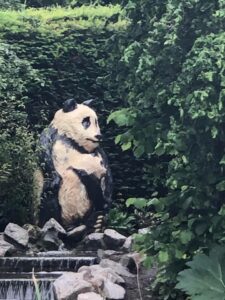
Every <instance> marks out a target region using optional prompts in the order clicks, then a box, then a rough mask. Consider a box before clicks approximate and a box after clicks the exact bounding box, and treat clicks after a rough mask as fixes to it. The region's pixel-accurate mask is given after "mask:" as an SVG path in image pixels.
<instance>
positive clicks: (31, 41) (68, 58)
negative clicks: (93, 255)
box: [0, 5, 147, 230]
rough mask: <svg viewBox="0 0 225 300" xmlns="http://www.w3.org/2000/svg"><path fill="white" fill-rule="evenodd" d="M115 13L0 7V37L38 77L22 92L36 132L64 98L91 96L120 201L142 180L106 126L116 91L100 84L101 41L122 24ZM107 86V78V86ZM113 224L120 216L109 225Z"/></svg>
mask: <svg viewBox="0 0 225 300" xmlns="http://www.w3.org/2000/svg"><path fill="white" fill-rule="evenodd" d="M120 15H121V8H120V7H119V6H118V5H117V6H110V7H103V6H90V7H77V8H76V9H71V8H59V7H58V8H54V9H47V10H45V9H38V10H36V9H26V10H25V11H0V38H1V39H2V40H3V41H5V42H7V43H8V44H10V45H11V47H12V48H13V50H14V51H15V53H16V54H17V56H18V57H19V58H20V59H22V60H28V61H29V63H30V64H31V66H32V67H33V68H34V69H35V70H36V74H37V76H38V78H40V79H41V81H40V82H38V83H37V84H35V85H30V86H29V87H28V88H27V93H26V94H27V96H28V97H29V101H28V102H26V105H25V110H26V113H27V117H28V123H29V126H30V127H31V128H32V130H33V131H35V132H36V133H40V132H41V130H42V129H43V128H44V127H45V126H46V125H48V124H49V122H50V120H51V119H52V117H53V115H54V113H55V111H56V110H57V109H59V108H61V105H62V102H63V101H65V100H66V99H69V98H73V97H74V98H76V99H77V101H78V102H81V101H83V100H87V99H90V98H94V99H96V101H95V109H96V110H97V113H98V115H99V117H100V122H101V128H102V132H103V134H104V136H105V142H104V145H103V147H104V149H105V151H106V152H107V154H108V156H109V161H110V165H111V168H112V172H113V175H114V198H115V199H117V200H119V201H121V202H124V199H125V198H127V197H131V196H144V195H145V193H146V188H147V184H146V182H145V181H144V180H142V165H143V163H142V160H135V159H134V157H133V155H132V153H131V152H130V153H122V151H121V149H120V147H119V146H117V147H115V145H114V137H115V136H116V134H117V133H118V128H117V129H116V127H115V126H114V125H113V124H110V125H106V118H107V116H108V115H109V113H110V112H111V111H112V109H116V108H119V107H121V100H120V99H119V98H118V97H117V96H116V90H115V91H114V95H113V97H112V96H111V93H109V92H107V90H106V89H105V88H103V84H102V82H101V78H103V77H104V76H105V75H106V74H107V72H108V70H107V68H106V60H107V58H108V56H109V55H110V52H108V49H107V48H106V42H107V41H108V39H109V38H110V37H111V36H112V35H113V34H115V35H117V34H120V33H122V32H123V31H124V28H126V24H127V22H126V21H125V20H123V19H122V18H121V16H120ZM113 88H114V86H113V82H112V86H111V89H110V90H111V91H113ZM130 165H132V166H133V169H132V170H131V169H130ZM15 180H16V179H15ZM117 211H118V210H117ZM122 215H123V214H122ZM119 223H120V219H118V222H117V223H115V222H114V224H113V226H114V227H115V226H116V225H118V224H119ZM133 223H134V222H133ZM136 224H137V222H136ZM119 226H120V225H119ZM127 230H129V228H127Z"/></svg>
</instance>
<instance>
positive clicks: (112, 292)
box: [103, 280, 126, 300]
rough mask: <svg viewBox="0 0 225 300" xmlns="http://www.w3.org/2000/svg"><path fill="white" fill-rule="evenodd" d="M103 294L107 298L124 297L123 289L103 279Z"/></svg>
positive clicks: (115, 299)
mask: <svg viewBox="0 0 225 300" xmlns="http://www.w3.org/2000/svg"><path fill="white" fill-rule="evenodd" d="M103 294H104V296H105V297H106V298H107V299H113V300H122V299H124V297H125V294H126V291H125V289H124V288H123V287H122V286H120V285H118V284H115V283H113V282H111V281H110V280H105V282H104V288H103Z"/></svg>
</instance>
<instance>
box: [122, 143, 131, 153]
mask: <svg viewBox="0 0 225 300" xmlns="http://www.w3.org/2000/svg"><path fill="white" fill-rule="evenodd" d="M131 146H132V143H131V142H128V143H125V144H123V145H122V146H121V148H122V150H123V151H126V150H129V149H130V148H131Z"/></svg>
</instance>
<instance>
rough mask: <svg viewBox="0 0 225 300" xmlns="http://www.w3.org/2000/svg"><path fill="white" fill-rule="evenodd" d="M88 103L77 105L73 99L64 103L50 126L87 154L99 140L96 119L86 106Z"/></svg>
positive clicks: (94, 147) (94, 114) (99, 134)
mask: <svg viewBox="0 0 225 300" xmlns="http://www.w3.org/2000/svg"><path fill="white" fill-rule="evenodd" d="M89 104H90V101H85V102H83V103H82V104H77V103H76V101H75V100H74V99H70V100H67V101H65V103H64V105H63V108H62V109H60V110H58V111H57V112H56V114H55V116H54V119H53V121H52V123H51V125H52V126H53V127H54V128H56V129H57V130H58V133H59V134H60V135H64V136H66V137H68V138H70V139H72V140H74V141H75V142H76V143H77V144H78V145H79V146H81V147H83V148H84V149H85V150H86V151H87V152H90V153H91V152H93V151H94V150H95V149H96V148H97V147H98V146H99V141H100V140H101V137H102V136H101V132H100V128H99V125H98V118H97V115H96V113H95V111H94V110H93V109H91V108H90V107H89V106H88V105H89Z"/></svg>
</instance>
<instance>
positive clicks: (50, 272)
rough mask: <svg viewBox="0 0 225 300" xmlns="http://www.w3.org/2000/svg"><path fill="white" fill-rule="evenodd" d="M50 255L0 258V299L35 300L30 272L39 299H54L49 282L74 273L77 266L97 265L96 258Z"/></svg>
mask: <svg viewBox="0 0 225 300" xmlns="http://www.w3.org/2000/svg"><path fill="white" fill-rule="evenodd" d="M51 254H53V253H43V256H37V257H25V256H24V257H1V258H0V300H3V299H4V300H6V299H7V300H36V299H37V298H36V294H35V287H34V283H33V281H32V270H33V271H34V274H35V278H36V279H37V281H38V287H39V292H40V295H41V299H42V300H55V298H54V292H53V285H52V283H53V281H54V280H55V279H56V278H57V277H59V276H60V275H61V274H62V272H66V271H67V272H68V271H77V270H78V269H79V268H80V267H81V266H84V265H92V264H95V263H97V262H98V259H97V258H96V257H91V256H90V257H78V256H66V255H65V253H64V254H61V255H64V256H59V254H60V253H57V256H56V255H55V256H52V255H51ZM39 255H40V254H39ZM48 255H49V256H48ZM67 255H68V253H67Z"/></svg>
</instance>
